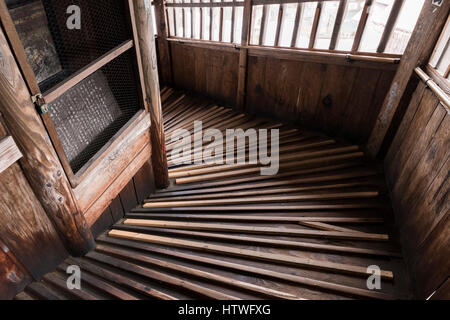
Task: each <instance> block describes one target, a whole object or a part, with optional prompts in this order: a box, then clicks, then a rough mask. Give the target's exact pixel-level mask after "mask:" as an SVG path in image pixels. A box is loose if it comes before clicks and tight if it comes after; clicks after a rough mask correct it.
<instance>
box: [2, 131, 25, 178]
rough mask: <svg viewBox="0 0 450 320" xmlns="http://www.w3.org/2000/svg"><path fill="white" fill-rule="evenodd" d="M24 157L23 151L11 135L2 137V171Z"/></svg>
mask: <svg viewBox="0 0 450 320" xmlns="http://www.w3.org/2000/svg"><path fill="white" fill-rule="evenodd" d="M20 158H22V153H21V152H20V150H19V148H18V147H17V145H16V143H15V142H14V139H13V138H12V137H11V136H7V137H5V138H1V139H0V173H2V172H3V171H5V170H6V169H8V168H9V167H10V166H11V165H12V164H13V163H15V162H16V161H17V160H19V159H20Z"/></svg>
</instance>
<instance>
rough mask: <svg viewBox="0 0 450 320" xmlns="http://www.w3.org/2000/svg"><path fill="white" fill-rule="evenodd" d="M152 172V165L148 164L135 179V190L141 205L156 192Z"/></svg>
mask: <svg viewBox="0 0 450 320" xmlns="http://www.w3.org/2000/svg"><path fill="white" fill-rule="evenodd" d="M152 172H153V171H152V165H151V163H150V162H146V163H144V165H143V166H142V168H141V169H140V170H139V171H138V173H136V175H135V176H134V178H133V181H134V189H135V190H136V197H137V201H138V202H139V203H142V202H143V201H144V200H145V199H146V198H147V197H148V196H149V195H150V193H152V191H154V190H155V187H154V179H153V175H152Z"/></svg>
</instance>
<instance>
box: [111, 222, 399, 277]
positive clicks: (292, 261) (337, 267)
mask: <svg viewBox="0 0 450 320" xmlns="http://www.w3.org/2000/svg"><path fill="white" fill-rule="evenodd" d="M108 235H109V236H111V237H117V238H123V239H129V240H136V241H143V242H151V243H158V244H165V245H172V246H176V247H182V248H189V249H195V250H201V251H209V252H216V253H220V254H229V255H237V256H245V257H249V258H255V259H258V260H267V261H273V262H277V263H283V264H289V265H296V266H299V267H308V268H317V269H320V270H325V271H331V272H338V273H345V274H351V275H355V276H362V277H366V276H367V275H368V273H367V270H366V268H363V267H358V266H353V265H346V264H341V263H333V262H327V261H318V260H312V259H304V258H298V257H294V256H288V255H282V254H273V253H265V252H258V251H254V250H247V249H237V248H233V247H228V246H221V245H213V244H205V243H201V242H196V241H188V240H178V239H171V238H166V237H159V236H153V235H148V234H142V233H135V232H128V231H121V230H111V231H110V232H109V233H108ZM381 277H382V278H383V279H393V274H392V272H391V271H385V270H382V271H381Z"/></svg>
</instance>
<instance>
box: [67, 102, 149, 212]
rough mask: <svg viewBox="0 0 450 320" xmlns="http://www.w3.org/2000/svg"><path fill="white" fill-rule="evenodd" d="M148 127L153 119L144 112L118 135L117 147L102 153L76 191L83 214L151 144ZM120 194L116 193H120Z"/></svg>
mask: <svg viewBox="0 0 450 320" xmlns="http://www.w3.org/2000/svg"><path fill="white" fill-rule="evenodd" d="M149 127H150V116H149V114H148V113H146V112H144V111H142V112H141V113H139V114H137V115H136V116H135V118H133V119H132V126H126V127H124V128H122V129H121V130H120V131H119V132H118V133H117V134H116V136H115V137H114V138H113V140H114V141H115V142H114V145H112V147H111V148H109V146H105V147H104V149H102V150H100V151H99V152H101V153H102V154H103V156H102V158H101V159H99V161H98V163H97V164H96V165H95V167H94V168H93V169H92V170H91V171H90V172H89V173H87V174H86V175H85V177H84V179H83V180H82V181H81V182H80V184H79V185H78V186H77V187H76V188H75V189H74V194H75V197H76V199H77V201H78V205H79V207H80V209H81V211H82V212H83V213H84V214H86V211H87V210H88V209H89V208H90V207H91V206H92V204H93V203H94V202H95V201H97V199H98V198H99V197H100V196H101V195H102V194H104V192H105V191H106V190H107V189H108V188H109V186H110V185H111V184H112V183H113V181H114V180H115V179H117V177H118V176H120V175H121V174H122V172H123V171H124V170H126V169H127V167H128V166H129V164H130V163H131V162H132V161H133V159H134V158H135V157H136V155H137V154H138V153H139V152H140V151H141V150H142V148H143V147H144V146H145V145H146V144H148V143H149V141H150V132H149ZM149 155H150V154H149ZM132 176H133V174H132V175H131V177H132ZM131 177H130V178H131ZM130 178H129V179H130ZM129 179H128V180H127V181H129ZM119 191H120V190H117V193H118V192H119ZM115 196H116V195H114V196H113V197H112V198H114V197H115ZM112 198H111V199H112ZM102 211H103V210H101V211H100V212H98V214H100V213H101V212H102ZM94 220H95V219H94Z"/></svg>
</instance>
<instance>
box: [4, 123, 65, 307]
mask: <svg viewBox="0 0 450 320" xmlns="http://www.w3.org/2000/svg"><path fill="white" fill-rule="evenodd" d="M1 123H2V117H1V116H0V138H2V137H5V136H7V135H8V133H7V131H6V130H5V127H4V126H3V125H2V124H1ZM0 221H1V223H0V299H10V298H12V297H14V295H15V294H16V292H17V291H20V290H22V289H23V288H24V286H25V285H26V284H28V283H29V282H30V281H31V279H32V278H34V279H39V278H40V277H41V276H43V275H44V274H45V273H47V272H49V271H51V270H53V268H54V267H55V266H56V265H58V264H59V263H60V262H61V261H62V260H64V258H65V257H66V255H67V253H66V251H65V249H64V246H63V244H62V242H61V240H60V238H59V237H58V234H57V232H56V230H55V228H54V227H53V224H52V223H51V221H50V220H49V218H48V217H47V215H46V213H45V211H44V209H43V208H42V205H41V204H40V202H39V200H38V199H37V198H36V196H35V194H34V193H33V190H32V189H31V187H30V185H29V183H28V181H27V179H26V178H25V175H24V173H23V171H22V169H21V167H20V165H19V164H18V163H17V162H16V163H13V164H12V165H11V166H9V167H8V168H7V169H6V170H4V171H3V172H2V173H0Z"/></svg>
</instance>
